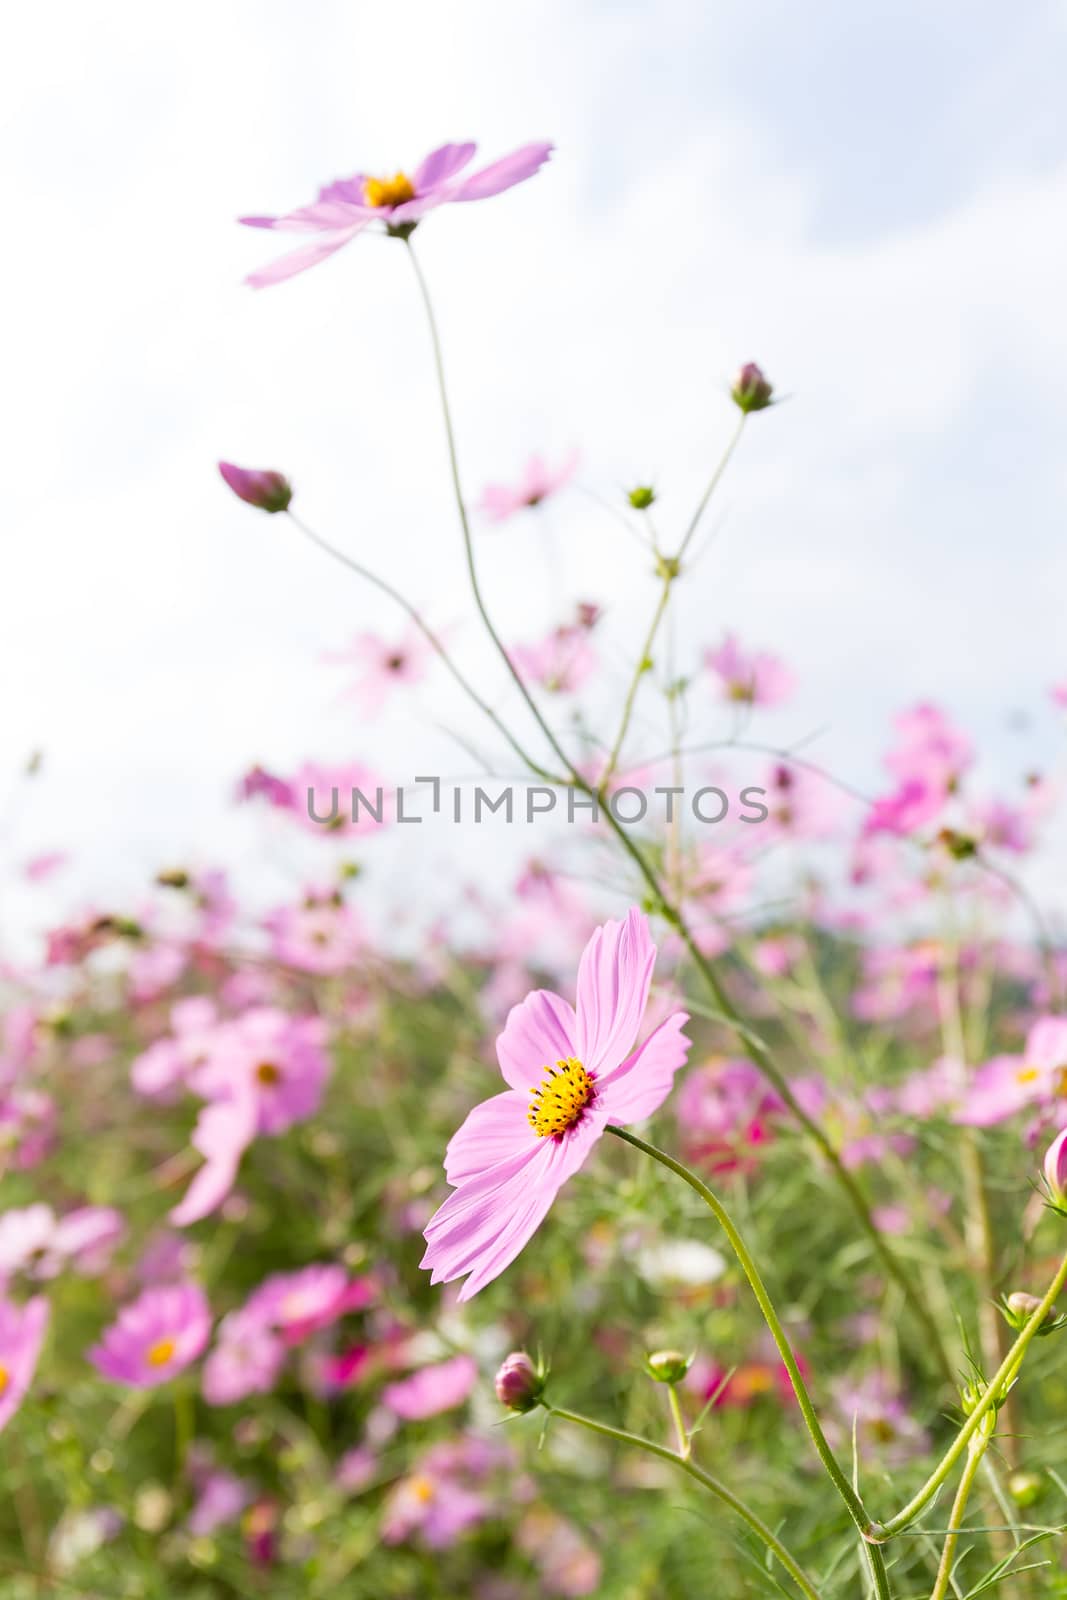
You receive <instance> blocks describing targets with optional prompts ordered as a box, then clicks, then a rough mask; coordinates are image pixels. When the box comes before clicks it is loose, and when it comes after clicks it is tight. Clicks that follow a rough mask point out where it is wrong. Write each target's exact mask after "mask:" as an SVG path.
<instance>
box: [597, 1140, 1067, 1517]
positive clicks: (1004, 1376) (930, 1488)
mask: <svg viewBox="0 0 1067 1600" xmlns="http://www.w3.org/2000/svg"><path fill="white" fill-rule="evenodd" d="M613 1131H614V1130H613ZM1065 1283H1067V1255H1065V1256H1064V1258H1063V1260H1062V1261H1061V1262H1060V1265H1059V1267H1058V1269H1057V1271H1056V1276H1055V1277H1054V1278H1053V1280H1052V1282H1051V1283H1050V1284H1049V1286H1048V1289H1047V1290H1046V1292H1045V1297H1044V1299H1043V1300H1042V1301H1041V1304H1040V1305H1039V1306H1038V1307H1037V1310H1036V1311H1035V1312H1034V1314H1033V1316H1032V1317H1031V1318H1030V1319H1029V1321H1028V1322H1027V1323H1026V1325H1025V1327H1024V1328H1023V1329H1022V1330H1021V1331H1020V1333H1019V1337H1018V1338H1017V1339H1016V1341H1015V1343H1014V1344H1013V1345H1012V1347H1011V1349H1010V1350H1009V1351H1008V1353H1007V1355H1006V1356H1005V1357H1004V1360H1003V1361H1002V1362H1001V1364H1000V1366H999V1367H998V1368H997V1371H996V1372H995V1373H994V1375H993V1377H992V1378H991V1379H990V1381H989V1383H987V1384H986V1386H985V1388H984V1389H983V1391H982V1393H981V1396H980V1397H979V1399H978V1401H977V1402H976V1404H975V1407H974V1409H973V1411H972V1412H971V1414H970V1416H969V1417H968V1418H967V1420H966V1421H965V1422H964V1424H963V1426H962V1427H961V1429H960V1431H959V1433H958V1434H957V1435H956V1437H955V1439H954V1440H953V1441H952V1444H951V1445H950V1446H949V1448H948V1449H947V1450H946V1452H945V1454H944V1455H943V1456H942V1458H941V1460H940V1462H939V1463H938V1465H937V1466H936V1467H935V1468H934V1470H933V1472H932V1473H931V1474H930V1476H929V1477H928V1478H927V1480H926V1482H925V1483H924V1484H923V1486H922V1488H921V1489H920V1490H919V1491H918V1493H917V1494H915V1495H913V1496H912V1498H911V1499H910V1500H909V1501H908V1503H907V1505H906V1506H904V1508H903V1509H902V1510H901V1511H898V1512H897V1514H896V1516H895V1517H890V1519H889V1521H888V1522H883V1523H881V1524H880V1525H877V1526H876V1527H874V1528H873V1529H872V1530H871V1534H872V1537H876V1538H877V1539H878V1540H879V1542H884V1541H885V1540H886V1539H891V1538H893V1536H894V1535H895V1534H898V1533H901V1532H903V1530H904V1529H905V1528H906V1527H907V1526H908V1524H909V1523H910V1522H914V1520H915V1518H916V1517H917V1516H918V1514H919V1512H920V1511H921V1510H922V1509H923V1507H924V1506H926V1505H927V1504H928V1503H929V1501H930V1500H932V1499H933V1497H934V1495H935V1494H936V1493H937V1491H938V1489H940V1487H941V1485H942V1484H943V1483H944V1481H945V1479H946V1478H947V1477H948V1475H949V1473H950V1472H951V1471H952V1468H953V1467H954V1466H955V1464H956V1462H957V1461H958V1460H959V1458H960V1456H961V1455H962V1454H963V1452H964V1450H966V1448H967V1446H968V1444H969V1442H970V1440H971V1438H972V1436H973V1435H974V1433H975V1431H976V1430H977V1429H978V1427H979V1426H980V1425H981V1421H982V1418H983V1417H984V1416H985V1414H986V1412H987V1411H989V1410H990V1408H991V1407H992V1406H994V1405H995V1404H996V1402H997V1401H998V1400H999V1399H1001V1398H1002V1397H1003V1393H1004V1391H1005V1389H1006V1388H1007V1386H1008V1385H1009V1384H1010V1383H1012V1382H1013V1381H1014V1378H1015V1375H1016V1373H1017V1372H1018V1370H1019V1367H1020V1366H1021V1364H1022V1359H1023V1356H1024V1355H1025V1354H1026V1351H1027V1349H1028V1347H1029V1345H1030V1343H1031V1341H1032V1340H1033V1339H1035V1338H1036V1337H1037V1331H1038V1329H1039V1328H1040V1327H1041V1324H1042V1323H1043V1322H1044V1320H1045V1318H1046V1317H1047V1316H1048V1314H1049V1312H1050V1311H1051V1310H1052V1307H1053V1305H1054V1304H1055V1301H1056V1296H1057V1295H1058V1294H1059V1293H1060V1290H1061V1289H1062V1288H1063V1286H1064V1284H1065Z"/></svg>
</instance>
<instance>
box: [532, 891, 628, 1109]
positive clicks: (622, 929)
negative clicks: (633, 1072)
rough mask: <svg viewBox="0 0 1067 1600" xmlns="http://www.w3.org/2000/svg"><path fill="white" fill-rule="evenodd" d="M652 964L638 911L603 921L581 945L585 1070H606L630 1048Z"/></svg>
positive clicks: (580, 1051)
mask: <svg viewBox="0 0 1067 1600" xmlns="http://www.w3.org/2000/svg"><path fill="white" fill-rule="evenodd" d="M655 964H656V947H655V945H654V944H653V943H652V936H651V934H650V933H649V930H648V918H647V917H646V916H644V915H643V913H642V912H640V911H637V910H631V911H630V912H629V914H628V915H627V917H626V921H625V922H605V923H604V925H603V927H601V928H598V929H597V930H596V932H595V933H594V934H593V937H592V938H591V939H590V941H589V943H588V944H587V945H586V947H585V949H584V950H583V952H582V959H581V963H580V965H579V967H578V1034H577V1041H578V1058H579V1060H580V1061H581V1062H582V1063H583V1065H584V1066H586V1067H588V1069H589V1070H590V1072H596V1071H598V1069H604V1070H605V1071H610V1070H611V1068H613V1067H615V1066H617V1065H618V1064H619V1062H620V1061H621V1060H622V1059H623V1057H624V1056H625V1055H626V1053H627V1052H628V1051H629V1050H630V1048H631V1046H632V1045H633V1042H634V1040H635V1039H636V1038H637V1033H638V1029H639V1028H640V1026H641V1018H642V1016H643V1015H644V1011H645V1006H646V1004H647V1002H648V991H649V987H650V985H651V983H652V968H653V967H654V966H655ZM509 1020H510V1019H509ZM504 1076H505V1077H507V1073H505V1074H504ZM508 1081H509V1082H510V1081H511V1080H510V1079H509V1080H508Z"/></svg>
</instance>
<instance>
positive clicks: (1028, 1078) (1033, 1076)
mask: <svg viewBox="0 0 1067 1600" xmlns="http://www.w3.org/2000/svg"><path fill="white" fill-rule="evenodd" d="M1037 1077H1038V1071H1037V1068H1036V1067H1020V1068H1019V1070H1018V1072H1017V1073H1016V1074H1015V1081H1016V1083H1035V1082H1036V1081H1037Z"/></svg>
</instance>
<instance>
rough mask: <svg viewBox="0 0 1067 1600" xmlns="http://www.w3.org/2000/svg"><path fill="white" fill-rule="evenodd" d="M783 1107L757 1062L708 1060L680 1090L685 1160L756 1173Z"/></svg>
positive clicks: (677, 1111)
mask: <svg viewBox="0 0 1067 1600" xmlns="http://www.w3.org/2000/svg"><path fill="white" fill-rule="evenodd" d="M784 1109H785V1108H784V1106H783V1104H782V1102H781V1100H780V1099H779V1098H778V1096H777V1095H776V1094H775V1093H774V1091H773V1090H772V1089H770V1088H769V1087H768V1085H767V1082H766V1080H765V1079H764V1077H763V1075H762V1073H761V1072H760V1071H759V1069H758V1067H756V1066H755V1065H754V1064H753V1062H751V1061H746V1060H743V1059H740V1060H725V1061H724V1060H716V1061H709V1062H707V1063H706V1064H705V1065H704V1066H702V1067H699V1068H698V1069H697V1070H696V1071H695V1072H689V1073H687V1074H686V1077H685V1079H684V1081H683V1083H682V1086H681V1089H680V1090H679V1092H678V1101H677V1105H676V1107H675V1114H676V1116H677V1119H678V1128H679V1132H680V1134H681V1137H682V1143H683V1148H684V1150H685V1154H686V1160H687V1161H690V1162H692V1163H693V1164H694V1165H696V1166H699V1167H702V1168H704V1169H705V1170H706V1171H709V1172H751V1171H753V1170H754V1169H755V1168H756V1166H757V1164H758V1158H759V1155H760V1153H761V1152H762V1150H763V1148H764V1146H765V1145H767V1144H768V1143H770V1141H771V1140H772V1139H773V1138H774V1136H775V1132H774V1123H775V1120H776V1119H777V1118H778V1117H779V1116H780V1115H781V1113H782V1112H783V1110H784Z"/></svg>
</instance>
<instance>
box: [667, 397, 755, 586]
mask: <svg viewBox="0 0 1067 1600" xmlns="http://www.w3.org/2000/svg"><path fill="white" fill-rule="evenodd" d="M747 420H748V413H747V412H745V411H742V413H741V416H740V419H739V421H738V424H737V427H736V428H735V429H734V432H733V436H732V437H731V439H730V443H729V444H728V445H727V446H726V449H725V451H724V452H723V455H722V457H721V459H720V461H719V464H718V466H717V467H716V468H715V471H714V472H713V473H712V475H711V479H710V481H709V483H708V486H707V488H706V489H705V490H704V493H703V494H702V495H701V497H700V499H699V500H698V502H697V508H696V510H695V511H694V512H693V515H692V516H691V517H690V519H689V525H688V527H687V528H686V530H685V533H684V534H683V535H682V542H681V544H680V545H679V546H678V554H677V555H676V556H675V561H677V562H678V563H679V564H680V563H681V560H682V557H683V556H684V555H685V552H686V551H687V550H688V549H689V546H690V544H691V543H692V541H693V536H694V534H695V533H696V531H697V529H698V528H699V527H700V523H701V519H702V518H703V516H704V513H705V511H706V510H707V509H708V505H709V503H710V501H711V497H712V495H713V494H714V493H715V491H716V489H717V488H718V487H719V484H720V483H721V481H722V477H723V474H724V473H725V471H726V469H727V467H728V466H729V465H730V461H731V459H732V457H733V453H734V451H735V450H736V449H737V447H738V445H739V444H740V443H741V435H742V434H743V433H744V431H745V423H746V421H747Z"/></svg>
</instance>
